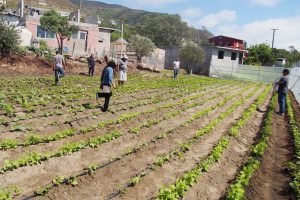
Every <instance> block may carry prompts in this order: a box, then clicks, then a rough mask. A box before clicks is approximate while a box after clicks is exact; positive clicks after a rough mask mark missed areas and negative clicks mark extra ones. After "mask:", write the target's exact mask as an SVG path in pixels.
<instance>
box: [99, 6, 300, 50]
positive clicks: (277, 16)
mask: <svg viewBox="0 0 300 200" xmlns="http://www.w3.org/2000/svg"><path fill="white" fill-rule="evenodd" d="M101 1H103V2H105V3H114V4H121V5H124V6H127V7H130V8H138V9H143V10H148V11H154V12H164V13H172V14H175V13H176V14H180V15H181V17H182V19H183V20H184V21H186V22H188V23H189V25H191V26H194V27H196V28H201V27H202V26H205V27H207V29H208V30H210V31H211V32H213V34H215V35H221V34H222V35H228V36H231V37H237V38H240V39H243V40H246V41H247V42H248V44H250V45H251V44H259V43H268V44H271V41H272V31H271V30H270V29H271V28H278V29H279V30H278V31H277V32H276V36H275V47H276V48H285V49H288V47H289V46H292V45H293V46H294V47H295V48H296V49H298V50H300V1H299V0H206V1H204V0H119V1H117V0H101Z"/></svg>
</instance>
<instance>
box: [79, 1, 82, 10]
mask: <svg viewBox="0 0 300 200" xmlns="http://www.w3.org/2000/svg"><path fill="white" fill-rule="evenodd" d="M81 7H82V0H80V2H79V9H80V10H81Z"/></svg>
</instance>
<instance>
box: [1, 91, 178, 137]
mask: <svg viewBox="0 0 300 200" xmlns="http://www.w3.org/2000/svg"><path fill="white" fill-rule="evenodd" d="M164 94H166V93H164ZM167 94H169V95H167V96H165V97H164V98H165V99H167V100H168V99H172V98H173V97H176V96H178V94H179V95H180V94H181V93H180V92H175V93H168V92H167ZM138 95H139V94H138ZM140 95H143V94H140ZM147 95H148V94H147V93H144V96H145V98H147ZM160 96H161V94H160V95H157V96H156V97H160ZM123 98H126V97H122V99H123ZM153 99H155V98H153ZM153 99H150V100H147V101H143V102H144V103H145V104H147V102H149V103H151V102H152V101H153ZM113 100H114V98H112V102H113ZM79 101H80V102H81V100H79ZM91 102H94V103H92V104H98V105H99V106H100V105H101V104H102V100H99V102H97V101H96V100H95V99H93V100H91V101H90V102H89V103H91ZM135 103H136V101H134V100H132V101H130V102H128V103H124V104H121V105H114V104H113V103H112V104H111V106H110V108H111V109H112V110H116V111H115V112H117V113H124V112H128V111H129V110H130V111H132V110H134V109H136V108H138V107H142V106H143V105H142V104H141V106H135V108H134V109H132V108H131V106H133V105H135ZM139 103H140V102H139ZM84 104H86V103H83V102H82V105H84ZM154 105H155V103H154ZM70 109H71V108H70V107H63V108H62V109H55V110H54V111H59V112H61V113H65V114H62V115H53V116H46V113H51V112H52V111H53V110H47V111H43V112H41V113H40V114H39V116H41V117H39V118H33V119H26V120H22V121H19V122H12V123H10V124H8V125H7V126H4V127H1V128H2V130H1V132H0V137H1V138H6V136H7V135H9V136H10V137H11V136H13V135H18V136H19V137H21V136H22V135H23V132H22V131H16V132H15V133H12V132H11V130H12V129H13V127H14V126H15V125H21V126H23V127H30V128H31V129H32V130H30V131H26V132H27V133H28V132H33V133H36V132H38V133H41V134H47V133H53V132H57V131H61V130H64V129H65V128H72V126H73V125H76V122H80V121H89V122H91V121H92V122H93V121H99V120H102V119H103V118H105V117H107V113H102V112H101V109H100V107H99V108H93V109H87V110H85V111H84V112H78V113H72V112H70ZM117 110H118V111H117ZM23 115H26V114H25V113H24V114H23ZM26 132H25V134H26Z"/></svg>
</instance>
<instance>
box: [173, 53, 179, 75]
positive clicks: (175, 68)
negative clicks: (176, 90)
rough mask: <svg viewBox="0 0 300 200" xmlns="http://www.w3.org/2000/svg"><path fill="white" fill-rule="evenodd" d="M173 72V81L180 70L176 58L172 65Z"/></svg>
mask: <svg viewBox="0 0 300 200" xmlns="http://www.w3.org/2000/svg"><path fill="white" fill-rule="evenodd" d="M173 70H174V79H175V78H177V76H178V74H179V70H180V62H179V59H178V58H177V59H176V60H175V61H174V63H173Z"/></svg>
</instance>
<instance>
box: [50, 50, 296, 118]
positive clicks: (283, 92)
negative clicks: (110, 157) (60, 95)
mask: <svg viewBox="0 0 300 200" xmlns="http://www.w3.org/2000/svg"><path fill="white" fill-rule="evenodd" d="M54 62H55V64H54V66H53V71H54V72H55V73H54V74H55V85H59V84H60V79H61V78H62V77H64V76H65V72H64V69H65V66H66V63H65V61H64V57H63V56H62V55H61V54H60V53H59V51H57V52H56V56H55V57H54ZM104 62H105V63H106V67H105V68H104V69H103V71H102V74H101V80H100V89H101V90H102V92H101V93H97V94H96V98H97V99H98V98H101V97H102V98H104V99H105V101H104V105H103V108H102V111H103V112H106V111H107V110H108V106H109V101H110V97H111V96H112V88H115V87H116V85H115V83H114V76H115V75H116V72H117V71H119V81H118V83H119V85H123V84H124V83H125V82H126V81H127V68H128V67H127V65H128V57H127V56H126V55H124V56H122V57H121V59H120V60H119V61H118V62H116V61H115V60H113V59H112V60H110V61H109V59H108V57H107V56H105V57H104ZM88 66H89V76H93V75H94V71H95V59H94V55H93V54H91V56H90V57H89V59H88ZM173 70H174V79H176V78H177V76H178V73H179V70H180V62H179V59H178V58H177V59H176V60H175V61H174V63H173ZM289 73H290V72H289V70H288V69H284V70H283V72H282V74H283V76H282V78H281V79H280V80H279V81H278V82H275V86H276V90H277V93H278V104H279V111H278V112H277V114H278V115H281V116H283V115H284V113H285V112H286V96H287V94H288V85H289V78H288V75H289Z"/></svg>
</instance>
